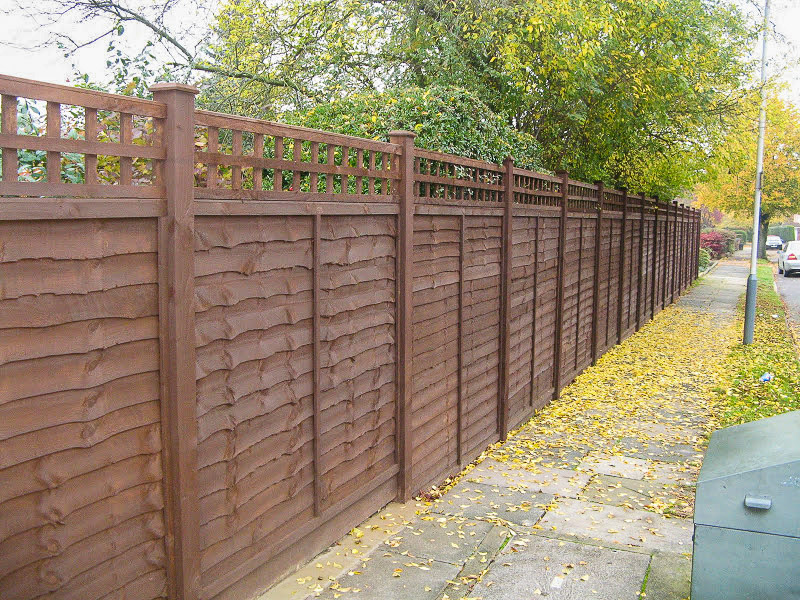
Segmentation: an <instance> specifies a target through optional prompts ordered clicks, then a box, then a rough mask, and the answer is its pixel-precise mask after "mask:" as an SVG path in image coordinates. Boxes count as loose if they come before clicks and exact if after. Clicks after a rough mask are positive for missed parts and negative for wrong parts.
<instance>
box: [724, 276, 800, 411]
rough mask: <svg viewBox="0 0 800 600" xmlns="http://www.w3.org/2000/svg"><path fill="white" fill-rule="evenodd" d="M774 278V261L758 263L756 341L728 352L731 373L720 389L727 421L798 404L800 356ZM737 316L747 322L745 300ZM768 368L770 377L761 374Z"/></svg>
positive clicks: (781, 409) (788, 409)
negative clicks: (765, 380) (725, 386)
mask: <svg viewBox="0 0 800 600" xmlns="http://www.w3.org/2000/svg"><path fill="white" fill-rule="evenodd" d="M773 282H774V280H773V273H772V266H771V265H769V264H768V263H766V262H765V263H763V264H759V266H758V293H757V295H756V327H755V336H754V341H753V343H752V344H751V345H749V346H745V345H743V344H741V343H739V344H736V345H735V346H734V347H733V349H732V350H731V351H730V352H729V354H728V355H727V357H726V358H725V361H726V370H727V371H728V373H729V374H730V378H729V379H728V381H729V383H728V386H727V388H726V389H720V390H719V392H720V394H721V395H722V396H723V400H724V402H725V404H724V405H723V406H724V412H723V414H722V422H721V425H722V426H723V427H727V426H729V425H738V424H740V423H747V422H749V421H755V420H756V419H762V418H764V417H771V416H773V415H777V414H780V413H784V412H788V411H791V410H798V409H800V360H798V356H797V353H796V350H795V346H794V342H793V340H792V335H791V332H790V331H789V326H788V325H787V323H786V313H785V309H784V306H783V302H782V301H781V298H780V296H779V295H778V293H777V292H776V291H775V288H774V285H773ZM739 321H740V324H742V323H743V322H744V302H743V301H742V302H741V303H740V305H739ZM765 373H771V374H772V376H773V378H772V380H771V381H769V382H762V381H761V380H760V379H761V376H762V375H764V374H765Z"/></svg>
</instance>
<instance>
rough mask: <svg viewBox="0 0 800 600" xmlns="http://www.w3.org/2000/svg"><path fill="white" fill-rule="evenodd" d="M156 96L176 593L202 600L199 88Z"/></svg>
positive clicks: (168, 489)
mask: <svg viewBox="0 0 800 600" xmlns="http://www.w3.org/2000/svg"><path fill="white" fill-rule="evenodd" d="M152 90H153V98H154V99H155V101H156V102H163V103H164V104H165V105H166V106H167V117H166V119H165V122H164V133H165V135H164V139H165V143H166V150H167V153H166V160H165V161H164V168H163V173H164V190H165V195H166V215H165V216H163V217H160V218H159V220H158V267H159V342H160V354H161V378H160V379H161V394H162V395H161V410H162V419H163V424H162V435H163V437H164V447H165V449H166V450H167V452H166V453H165V455H166V457H167V461H166V463H167V464H166V469H165V471H166V472H165V479H166V485H165V486H164V489H165V496H166V506H167V512H168V516H167V522H168V531H169V533H168V536H167V541H168V556H169V557H170V562H171V564H170V565H169V567H170V571H171V578H170V580H171V583H172V585H171V586H170V587H171V588H172V590H171V591H172V593H174V597H175V598H180V599H181V600H194V599H195V598H198V597H199V594H200V553H199V547H200V540H199V535H200V532H199V528H198V526H197V524H198V522H199V508H198V492H197V489H198V488H197V467H196V465H197V423H196V418H197V417H196V410H197V409H196V401H195V397H196V393H197V392H196V382H195V313H194V254H193V249H194V207H193V193H192V189H193V180H192V179H193V172H194V154H193V152H194V140H193V133H194V96H195V94H196V93H197V90H196V89H195V88H191V87H189V86H184V85H179V84H172V83H162V84H157V85H155V86H153V88H152Z"/></svg>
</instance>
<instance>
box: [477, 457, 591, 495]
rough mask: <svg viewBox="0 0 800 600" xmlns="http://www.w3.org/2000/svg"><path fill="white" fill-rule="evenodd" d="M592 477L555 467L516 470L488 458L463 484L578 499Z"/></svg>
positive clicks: (517, 467)
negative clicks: (493, 486) (494, 486)
mask: <svg viewBox="0 0 800 600" xmlns="http://www.w3.org/2000/svg"><path fill="white" fill-rule="evenodd" d="M590 476H591V475H590V474H589V473H583V472H580V471H573V470H571V469H558V468H555V467H543V466H540V465H536V466H533V467H522V466H516V465H515V464H514V463H506V462H501V461H498V460H494V459H492V458H487V459H486V460H484V461H483V462H481V463H479V464H478V465H476V466H475V468H474V469H472V471H470V472H469V474H468V475H467V476H466V477H464V479H463V480H462V481H463V482H465V483H483V484H486V485H499V486H505V487H519V488H522V489H527V490H529V491H531V492H536V493H543V494H551V495H554V496H556V495H557V496H566V497H568V498H577V497H578V494H579V493H580V492H581V490H583V488H584V487H586V484H587V483H588V482H589V478H590Z"/></svg>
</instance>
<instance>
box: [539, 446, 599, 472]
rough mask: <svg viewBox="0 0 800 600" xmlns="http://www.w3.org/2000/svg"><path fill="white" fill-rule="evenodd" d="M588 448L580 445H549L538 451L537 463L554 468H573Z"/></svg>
mask: <svg viewBox="0 0 800 600" xmlns="http://www.w3.org/2000/svg"><path fill="white" fill-rule="evenodd" d="M590 450H591V449H590V448H588V447H581V446H551V445H548V446H547V448H544V449H542V451H541V452H540V453H539V456H540V457H541V460H540V461H539V464H540V465H541V466H543V467H555V468H556V469H575V468H576V467H577V466H578V465H579V464H580V463H581V461H583V459H584V458H585V457H586V455H587V454H589V452H590Z"/></svg>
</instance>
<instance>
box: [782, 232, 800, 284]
mask: <svg viewBox="0 0 800 600" xmlns="http://www.w3.org/2000/svg"><path fill="white" fill-rule="evenodd" d="M795 271H797V272H800V240H797V241H794V242H786V243H785V244H784V245H783V249H782V250H781V251H780V252H778V273H783V276H784V277H788V276H789V275H790V274H791V273H794V272H795Z"/></svg>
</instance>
